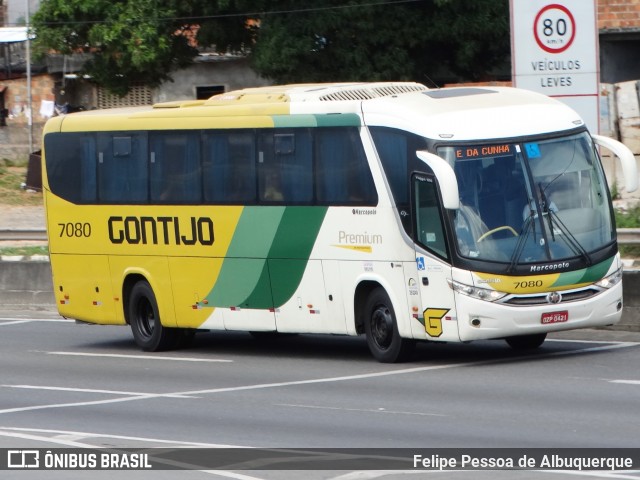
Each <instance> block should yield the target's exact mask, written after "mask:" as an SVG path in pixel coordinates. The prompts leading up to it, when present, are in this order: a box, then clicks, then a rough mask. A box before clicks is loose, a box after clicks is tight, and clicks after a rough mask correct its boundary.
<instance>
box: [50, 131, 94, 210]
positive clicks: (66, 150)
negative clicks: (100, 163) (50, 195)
mask: <svg viewBox="0 0 640 480" xmlns="http://www.w3.org/2000/svg"><path fill="white" fill-rule="evenodd" d="M44 148H45V159H46V167H47V177H48V179H49V187H50V188H51V190H52V191H54V192H55V193H56V194H57V195H59V196H61V197H62V198H65V199H67V200H69V201H70V202H74V203H92V202H95V200H96V160H97V155H96V140H95V134H92V133H69V134H62V133H50V134H48V135H46V136H45V138H44Z"/></svg>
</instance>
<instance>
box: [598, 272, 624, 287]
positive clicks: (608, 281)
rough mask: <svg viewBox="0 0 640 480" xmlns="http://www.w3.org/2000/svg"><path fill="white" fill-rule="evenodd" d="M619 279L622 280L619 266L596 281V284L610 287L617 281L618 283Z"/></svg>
mask: <svg viewBox="0 0 640 480" xmlns="http://www.w3.org/2000/svg"><path fill="white" fill-rule="evenodd" d="M621 281H622V269H621V268H619V269H618V270H616V271H615V272H613V273H612V274H611V275H609V276H608V277H604V278H603V279H602V280H599V281H597V282H596V285H597V286H598V287H602V288H611V287H613V286H614V285H617V284H618V283H620V282H621Z"/></svg>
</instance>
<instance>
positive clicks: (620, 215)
mask: <svg viewBox="0 0 640 480" xmlns="http://www.w3.org/2000/svg"><path fill="white" fill-rule="evenodd" d="M616 227H617V228H639V227H640V205H636V206H635V207H631V208H629V209H628V210H626V211H624V212H623V211H620V210H616ZM620 254H621V255H622V256H623V257H627V258H640V245H620Z"/></svg>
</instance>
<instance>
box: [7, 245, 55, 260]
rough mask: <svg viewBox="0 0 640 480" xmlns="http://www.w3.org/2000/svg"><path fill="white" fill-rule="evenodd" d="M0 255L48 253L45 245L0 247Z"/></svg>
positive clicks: (27, 255) (28, 255)
mask: <svg viewBox="0 0 640 480" xmlns="http://www.w3.org/2000/svg"><path fill="white" fill-rule="evenodd" d="M0 255H22V256H26V257H30V256H32V255H49V249H48V248H47V247H46V246H24V247H0Z"/></svg>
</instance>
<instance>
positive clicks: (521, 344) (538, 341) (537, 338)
mask: <svg viewBox="0 0 640 480" xmlns="http://www.w3.org/2000/svg"><path fill="white" fill-rule="evenodd" d="M546 338H547V334H546V333H536V334H533V335H519V336H517V337H507V338H505V340H506V342H507V343H508V344H509V346H510V347H511V348H513V349H514V350H533V349H535V348H538V347H539V346H540V345H542V344H543V343H544V341H545V340H546Z"/></svg>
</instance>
